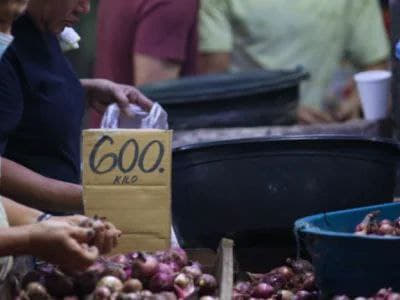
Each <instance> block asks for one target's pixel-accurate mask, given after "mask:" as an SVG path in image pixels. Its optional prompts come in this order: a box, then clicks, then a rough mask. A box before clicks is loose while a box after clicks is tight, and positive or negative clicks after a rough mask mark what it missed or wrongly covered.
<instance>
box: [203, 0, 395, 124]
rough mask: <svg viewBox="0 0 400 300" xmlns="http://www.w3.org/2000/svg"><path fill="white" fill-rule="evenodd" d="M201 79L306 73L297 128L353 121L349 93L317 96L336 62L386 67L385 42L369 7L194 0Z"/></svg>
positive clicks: (373, 2) (355, 112) (306, 0)
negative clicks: (336, 98) (342, 97)
mask: <svg viewBox="0 0 400 300" xmlns="http://www.w3.org/2000/svg"><path fill="white" fill-rule="evenodd" d="M199 26H200V52H201V55H200V61H199V70H200V72H201V73H214V72H225V71H245V70H250V69H255V68H264V69H293V68H296V67H297V66H299V65H302V66H304V67H305V68H306V70H307V71H309V72H310V74H311V79H310V80H309V81H308V82H306V83H304V84H303V85H302V88H301V105H300V108H299V110H298V119H299V122H300V123H303V124H313V123H326V122H334V121H346V120H351V119H354V118H357V117H359V114H360V103H359V99H358V97H357V93H356V90H355V88H354V87H353V88H352V90H351V91H350V95H349V97H348V98H347V99H346V101H340V102H339V103H335V104H332V103H329V102H328V103H327V102H326V101H325V96H326V93H327V89H328V87H329V85H330V83H331V81H332V78H333V76H334V74H335V72H336V70H337V69H338V68H340V64H341V62H342V61H343V59H346V61H348V62H350V63H351V64H352V66H354V67H355V68H356V69H357V70H370V69H382V68H386V67H387V61H388V58H389V52H390V48H389V41H388V38H387V35H386V33H385V27H384V24H383V18H382V12H381V9H380V6H379V3H378V1H377V0H336V1H329V0H300V1H296V2H293V1H290V0H269V1H264V0H253V1H241V0H220V1H214V0H202V1H201V9H200V25H199Z"/></svg>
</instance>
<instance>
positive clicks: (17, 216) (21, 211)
mask: <svg viewBox="0 0 400 300" xmlns="http://www.w3.org/2000/svg"><path fill="white" fill-rule="evenodd" d="M1 201H2V203H3V206H4V209H5V211H6V214H7V218H8V222H9V223H10V226H21V225H30V224H35V223H36V222H37V219H38V218H39V216H40V215H41V214H42V212H41V211H40V210H36V209H33V208H30V207H27V206H25V205H21V204H19V203H17V202H14V201H12V200H10V199H7V198H4V197H3V198H1Z"/></svg>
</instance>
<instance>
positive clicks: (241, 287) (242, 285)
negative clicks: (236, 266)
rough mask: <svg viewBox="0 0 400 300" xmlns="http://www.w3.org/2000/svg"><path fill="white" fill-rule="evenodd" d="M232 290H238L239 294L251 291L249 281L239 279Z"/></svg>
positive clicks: (246, 293)
mask: <svg viewBox="0 0 400 300" xmlns="http://www.w3.org/2000/svg"><path fill="white" fill-rule="evenodd" d="M233 289H234V291H236V292H238V293H239V294H242V295H243V294H244V295H248V294H250V291H251V283H250V282H248V281H239V282H238V283H236V284H235V286H234V288H233Z"/></svg>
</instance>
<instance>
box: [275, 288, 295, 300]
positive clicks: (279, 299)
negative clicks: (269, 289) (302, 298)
mask: <svg viewBox="0 0 400 300" xmlns="http://www.w3.org/2000/svg"><path fill="white" fill-rule="evenodd" d="M293 298H294V294H293V293H292V292H291V291H289V290H280V291H279V292H278V293H277V295H276V300H293Z"/></svg>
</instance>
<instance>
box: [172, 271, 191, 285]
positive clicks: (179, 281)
mask: <svg viewBox="0 0 400 300" xmlns="http://www.w3.org/2000/svg"><path fill="white" fill-rule="evenodd" d="M191 283H192V280H191V278H190V277H188V276H187V275H186V274H184V273H180V274H178V275H177V276H176V277H175V279H174V284H176V285H178V286H179V287H181V288H186V287H187V286H188V285H189V284H191Z"/></svg>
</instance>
